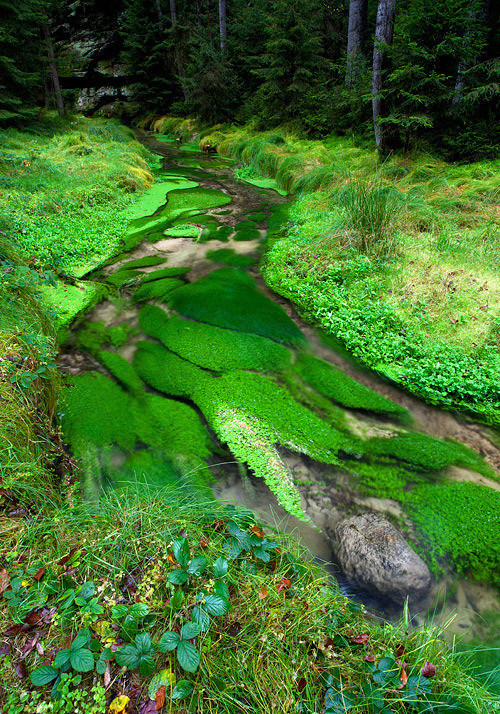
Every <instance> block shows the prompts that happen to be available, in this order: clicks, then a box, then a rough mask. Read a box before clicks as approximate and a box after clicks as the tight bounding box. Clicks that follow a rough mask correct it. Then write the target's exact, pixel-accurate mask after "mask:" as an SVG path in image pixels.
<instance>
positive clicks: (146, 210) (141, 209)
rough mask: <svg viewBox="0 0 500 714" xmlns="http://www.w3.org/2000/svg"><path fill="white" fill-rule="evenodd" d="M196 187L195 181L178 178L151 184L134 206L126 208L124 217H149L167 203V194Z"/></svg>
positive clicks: (173, 177)
mask: <svg viewBox="0 0 500 714" xmlns="http://www.w3.org/2000/svg"><path fill="white" fill-rule="evenodd" d="M197 186H198V184H197V183H196V182H195V181H189V179H186V178H183V177H180V176H172V177H171V178H170V179H169V180H168V181H161V182H160V183H155V184H153V185H152V186H151V188H150V189H148V190H147V191H146V192H145V193H144V194H143V195H142V196H141V197H140V198H139V199H138V200H137V201H136V202H135V203H134V204H132V205H131V206H129V207H128V208H127V210H126V215H127V217H128V218H130V219H135V218H142V216H151V215H153V213H156V211H157V210H158V209H159V208H160V207H161V206H163V204H165V203H166V202H167V193H171V192H172V191H174V190H177V191H185V190H188V189H193V188H195V187H197Z"/></svg>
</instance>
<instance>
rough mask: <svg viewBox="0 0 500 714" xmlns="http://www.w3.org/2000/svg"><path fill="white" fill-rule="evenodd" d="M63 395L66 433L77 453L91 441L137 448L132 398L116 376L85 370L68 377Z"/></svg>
mask: <svg viewBox="0 0 500 714" xmlns="http://www.w3.org/2000/svg"><path fill="white" fill-rule="evenodd" d="M61 397H62V417H61V423H62V428H63V432H64V435H65V437H66V439H67V440H68V441H69V443H70V444H71V446H72V447H73V449H74V450H75V451H76V452H77V453H81V450H82V449H84V448H86V447H87V445H88V444H92V445H93V446H109V445H110V444H116V445H117V446H120V447H122V448H124V449H131V448H133V446H134V444H135V441H136V436H135V428H134V422H133V420H132V419H131V418H130V411H131V409H132V403H133V401H132V397H130V396H129V395H128V394H127V393H126V392H125V391H123V389H122V388H121V387H120V386H119V385H118V384H116V382H113V380H112V379H109V378H108V377H105V376H104V375H102V374H99V373H98V372H85V373H84V374H82V375H80V376H78V377H73V378H71V379H69V380H68V382H67V386H66V387H65V388H64V389H63V391H62V395H61Z"/></svg>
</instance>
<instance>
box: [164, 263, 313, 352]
mask: <svg viewBox="0 0 500 714" xmlns="http://www.w3.org/2000/svg"><path fill="white" fill-rule="evenodd" d="M167 302H168V304H169V305H170V306H171V307H172V308H173V309H174V310H176V311H177V312H179V313H181V314H182V315H185V316H186V317H191V318H193V319H194V320H198V321H200V322H208V323H209V324H211V325H217V326H218V327H225V328H228V329H232V330H237V331H240V332H250V333H253V334H256V335H260V336H262V337H268V338H270V339H272V340H275V341H276V342H282V343H283V344H289V345H294V344H300V343H303V342H304V341H305V338H304V337H303V335H302V333H301V332H300V330H299V329H298V328H297V326H296V325H295V323H294V322H293V321H292V320H291V319H290V318H289V317H288V315H287V314H286V312H285V311H284V310H283V308H282V307H280V306H279V305H277V304H276V303H274V302H273V301H272V300H269V298H267V297H265V296H264V295H263V294H262V293H260V292H259V291H258V290H257V287H256V285H255V283H254V282H253V280H252V279H251V278H250V277H249V276H248V275H246V274H245V273H244V272H243V271H238V270H236V269H233V268H221V269H220V270H215V271H213V272H212V273H210V275H208V276H206V277H204V278H201V279H200V280H197V281H196V282H195V283H190V284H189V285H184V286H183V287H182V288H179V290H176V291H175V292H174V293H172V294H171V295H170V296H168V299H167Z"/></svg>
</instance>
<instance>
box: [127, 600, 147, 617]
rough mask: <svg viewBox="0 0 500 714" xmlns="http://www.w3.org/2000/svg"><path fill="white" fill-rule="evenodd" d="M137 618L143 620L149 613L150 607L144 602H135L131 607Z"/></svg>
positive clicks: (133, 614)
mask: <svg viewBox="0 0 500 714" xmlns="http://www.w3.org/2000/svg"><path fill="white" fill-rule="evenodd" d="M129 614H130V615H131V616H132V617H135V619H136V620H142V618H143V617H146V615H149V607H148V606H147V605H146V603H144V602H135V603H134V604H133V605H132V607H131V608H130V613H129Z"/></svg>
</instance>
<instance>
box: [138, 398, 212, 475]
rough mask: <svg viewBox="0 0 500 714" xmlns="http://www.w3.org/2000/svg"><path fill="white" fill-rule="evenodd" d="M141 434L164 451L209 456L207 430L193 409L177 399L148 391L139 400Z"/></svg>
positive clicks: (143, 439) (149, 442)
mask: <svg viewBox="0 0 500 714" xmlns="http://www.w3.org/2000/svg"><path fill="white" fill-rule="evenodd" d="M136 406H137V409H138V410H139V414H138V415H137V423H138V432H137V433H138V437H139V439H140V440H141V441H142V442H144V443H145V444H148V445H149V446H151V447H152V448H154V449H157V450H161V451H163V452H164V453H168V454H174V455H180V456H188V457H189V456H190V457H193V458H194V459H197V460H199V461H201V460H203V459H207V458H208V457H209V456H210V449H209V446H208V445H209V437H208V433H207V430H206V429H205V427H204V426H203V424H202V423H201V421H200V417H199V416H198V414H197V413H196V412H195V410H194V409H192V408H191V407H189V406H188V405H187V404H183V403H182V402H177V401H175V400H174V399H166V398H165V397H161V396H159V395H157V394H145V395H143V396H142V397H141V399H140V400H138V401H137V405H136Z"/></svg>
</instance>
